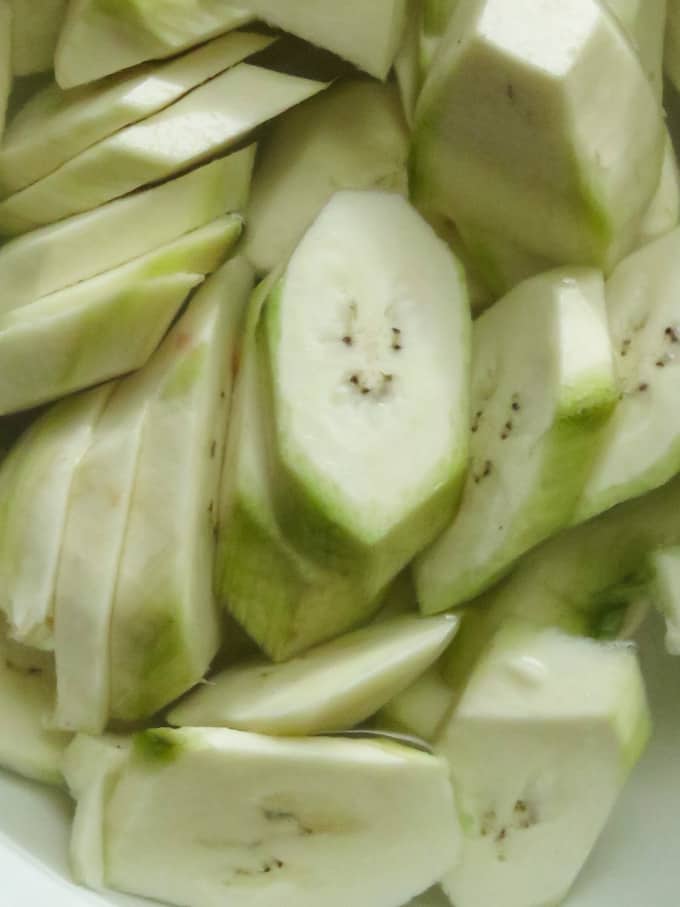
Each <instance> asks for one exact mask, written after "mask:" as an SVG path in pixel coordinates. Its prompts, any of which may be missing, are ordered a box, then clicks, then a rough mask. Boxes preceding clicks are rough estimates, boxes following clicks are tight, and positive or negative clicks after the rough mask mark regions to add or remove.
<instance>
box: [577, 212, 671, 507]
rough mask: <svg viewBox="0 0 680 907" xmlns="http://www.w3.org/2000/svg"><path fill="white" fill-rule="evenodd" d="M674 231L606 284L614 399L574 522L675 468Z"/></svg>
mask: <svg viewBox="0 0 680 907" xmlns="http://www.w3.org/2000/svg"><path fill="white" fill-rule="evenodd" d="M679 289H680V229H675V230H673V232H672V233H669V234H668V235H667V236H664V237H662V238H661V239H657V240H656V241H655V242H653V243H651V244H650V245H648V246H646V247H645V248H644V249H641V250H640V251H638V252H635V253H634V254H633V255H631V256H629V257H628V258H627V259H625V261H623V262H621V264H620V265H619V266H618V267H617V268H616V270H615V271H614V273H613V274H612V276H611V278H610V279H609V281H608V282H607V315H608V319H609V330H610V333H611V338H612V344H613V347H614V353H615V355H616V364H617V369H618V372H619V380H620V384H621V400H620V402H619V405H618V406H617V408H616V411H615V413H614V415H613V416H612V418H611V420H610V422H609V423H608V425H607V426H606V427H605V429H604V432H603V434H602V439H601V443H600V451H599V453H598V456H597V459H596V461H595V465H594V468H593V471H592V473H591V475H590V478H589V480H588V483H587V485H586V487H585V489H584V491H583V495H582V497H581V500H580V502H579V506H578V509H577V512H576V514H575V517H574V522H580V521H583V520H586V519H589V518H590V517H592V516H594V515H595V514H597V513H601V512H602V511H604V510H607V509H609V508H610V507H613V506H614V505H615V504H618V503H620V502H621V501H624V500H626V498H631V497H635V496H637V495H640V494H644V493H645V492H646V491H649V490H650V489H652V488H656V487H657V486H658V485H662V484H663V483H664V482H667V481H668V480H669V479H670V478H671V477H672V476H674V475H675V474H676V473H677V472H678V469H679V468H680V413H679V411H678V407H677V405H676V404H677V401H676V393H675V391H676V383H677V382H676V378H677V376H676V371H677V369H678V364H679V363H680V356H679V355H678V354H679V353H680V296H679V295H678V292H679Z"/></svg>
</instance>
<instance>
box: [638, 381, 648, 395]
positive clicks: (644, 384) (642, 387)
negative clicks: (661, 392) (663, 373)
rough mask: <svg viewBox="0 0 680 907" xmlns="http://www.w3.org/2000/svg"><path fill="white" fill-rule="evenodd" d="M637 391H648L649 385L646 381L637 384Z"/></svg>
mask: <svg viewBox="0 0 680 907" xmlns="http://www.w3.org/2000/svg"><path fill="white" fill-rule="evenodd" d="M638 390H639V391H642V392H643V393H644V392H645V391H647V390H649V384H647V382H646V381H643V382H642V384H638Z"/></svg>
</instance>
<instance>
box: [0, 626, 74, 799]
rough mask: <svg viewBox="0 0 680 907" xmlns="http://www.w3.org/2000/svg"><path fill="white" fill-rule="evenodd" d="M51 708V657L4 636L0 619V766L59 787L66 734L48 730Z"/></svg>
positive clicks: (68, 739)
mask: <svg viewBox="0 0 680 907" xmlns="http://www.w3.org/2000/svg"><path fill="white" fill-rule="evenodd" d="M53 706H54V660H53V659H52V657H51V656H50V655H49V654H48V653H46V652H38V651H36V650H35V649H29V648H26V647H24V646H21V645H19V644H18V643H15V642H12V641H11V640H9V639H8V638H7V636H6V627H5V625H4V622H3V621H0V766H2V768H6V769H9V770H10V771H12V772H16V773H17V774H19V775H23V776H24V777H26V778H31V779H32V780H34V781H41V782H42V783H43V784H54V785H60V784H62V782H63V777H62V773H61V765H62V759H63V757H64V751H65V749H66V747H67V746H68V744H69V742H70V740H71V736H70V734H62V733H59V732H58V731H53V730H49V729H48V722H49V718H50V712H51V710H52V708H53Z"/></svg>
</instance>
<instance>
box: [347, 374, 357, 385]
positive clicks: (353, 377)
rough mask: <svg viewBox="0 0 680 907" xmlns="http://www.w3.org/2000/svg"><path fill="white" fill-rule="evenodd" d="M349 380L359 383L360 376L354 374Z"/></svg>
mask: <svg viewBox="0 0 680 907" xmlns="http://www.w3.org/2000/svg"><path fill="white" fill-rule="evenodd" d="M349 380H350V381H351V383H352V384H358V383H359V376H358V375H352V377H351V378H350V379H349Z"/></svg>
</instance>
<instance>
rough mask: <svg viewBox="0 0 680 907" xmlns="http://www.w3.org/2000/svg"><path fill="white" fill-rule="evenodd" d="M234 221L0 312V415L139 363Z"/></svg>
mask: <svg viewBox="0 0 680 907" xmlns="http://www.w3.org/2000/svg"><path fill="white" fill-rule="evenodd" d="M241 227H242V222H241V219H240V218H239V217H238V216H236V215H232V216H228V217H224V218H219V219H218V220H216V221H213V223H212V224H208V225H207V226H205V227H201V228H200V229H198V230H195V231H193V233H189V234H187V235H186V236H184V237H181V238H180V239H178V240H175V242H173V243H169V244H168V245H167V246H163V247H162V248H160V249H158V250H157V251H155V252H151V253H149V254H148V255H146V256H143V257H142V258H139V259H137V260H135V261H133V262H130V263H129V264H127V265H123V266H121V267H120V268H117V269H115V270H114V271H109V272H108V273H106V274H103V275H101V276H99V277H93V278H92V279H91V280H88V281H83V282H82V283H80V284H77V285H76V286H74V287H69V288H68V289H65V290H60V291H59V292H57V293H52V294H51V295H50V296H45V297H43V298H42V299H40V300H38V301H37V302H34V303H32V304H31V305H25V306H23V307H22V308H19V309H13V310H12V311H11V312H8V313H6V314H5V315H3V316H2V318H0V413H2V414H4V413H9V412H14V411H16V410H19V409H27V408H29V407H31V406H35V405H37V404H39V403H45V402H47V401H49V400H54V399H56V398H58V397H62V396H64V395H65V394H67V393H71V392H72V391H76V390H82V389H83V388H86V387H90V386H91V385H93V384H97V383H99V382H100V381H106V380H108V379H109V378H117V377H118V376H119V375H123V374H125V373H126V372H129V371H133V370H134V369H136V368H139V367H140V366H141V365H143V364H144V363H145V362H146V361H147V359H148V358H149V356H150V355H151V353H152V352H153V351H154V350H155V349H156V347H157V346H158V343H159V342H160V340H161V338H162V337H163V335H164V334H165V332H166V330H167V328H168V326H169V325H170V323H171V321H172V319H173V318H174V316H175V315H176V314H177V312H178V311H179V309H180V306H181V305H182V303H183V302H184V300H185V299H186V297H187V296H188V294H189V292H190V291H191V290H192V289H193V288H194V287H195V286H196V285H197V284H198V283H200V282H201V280H202V278H203V275H205V274H209V273H211V272H212V271H214V270H215V269H216V268H217V267H218V266H219V265H220V264H221V263H222V262H223V261H224V259H225V257H226V255H227V253H228V251H229V249H230V248H231V246H232V245H233V244H234V243H235V242H236V240H237V239H238V237H239V235H240V233H241ZM36 348H38V349H40V351H41V355H40V357H39V359H36V357H35V350H36ZM27 363H30V364H31V367H30V369H29V368H27Z"/></svg>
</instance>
